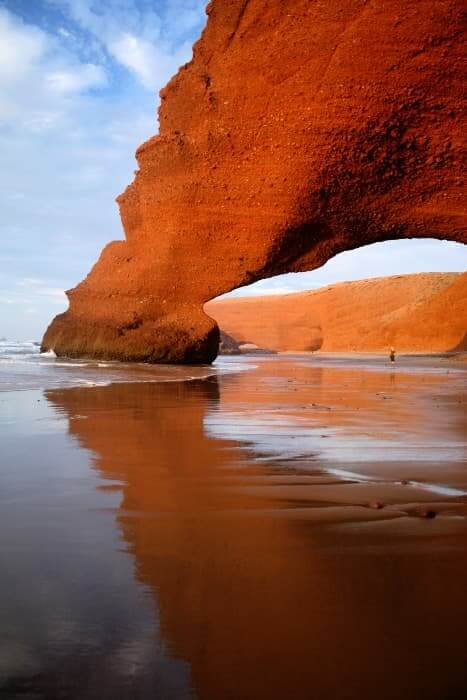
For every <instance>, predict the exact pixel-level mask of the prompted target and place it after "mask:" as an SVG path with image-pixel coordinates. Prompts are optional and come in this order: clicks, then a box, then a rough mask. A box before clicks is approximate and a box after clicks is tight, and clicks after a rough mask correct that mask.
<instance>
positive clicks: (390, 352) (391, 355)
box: [389, 348, 396, 362]
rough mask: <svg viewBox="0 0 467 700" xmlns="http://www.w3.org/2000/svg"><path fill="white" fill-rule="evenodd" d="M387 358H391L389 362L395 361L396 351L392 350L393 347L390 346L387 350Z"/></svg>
mask: <svg viewBox="0 0 467 700" xmlns="http://www.w3.org/2000/svg"><path fill="white" fill-rule="evenodd" d="M389 359H390V360H391V362H395V361H396V351H395V350H394V348H391V349H390V351H389Z"/></svg>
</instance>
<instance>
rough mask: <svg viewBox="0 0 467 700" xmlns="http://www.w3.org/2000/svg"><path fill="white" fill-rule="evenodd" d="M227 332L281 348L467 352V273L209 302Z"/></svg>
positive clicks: (405, 277) (241, 339) (362, 282)
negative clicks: (392, 348) (391, 348)
mask: <svg viewBox="0 0 467 700" xmlns="http://www.w3.org/2000/svg"><path fill="white" fill-rule="evenodd" d="M206 311H207V313H209V314H210V315H211V316H213V318H215V319H216V321H217V322H218V324H219V326H220V327H221V328H222V331H223V332H226V333H228V334H229V336H230V337H231V338H232V339H233V340H234V342H235V341H236V342H237V343H238V345H239V346H240V347H241V346H242V343H244V342H246V341H249V342H253V343H256V344H257V345H259V346H261V347H263V348H268V349H270V350H276V351H282V352H283V351H294V350H295V351H324V352H349V351H357V352H388V351H389V348H390V347H391V346H392V347H394V348H395V349H396V352H465V351H467V272H465V273H462V274H461V273H455V272H454V273H423V274H417V275H396V276H393V277H380V278H374V279H368V280H360V281H358V282H343V283H341V284H334V285H330V286H328V287H323V288H322V289H317V290H315V291H310V292H299V293H296V294H278V295H269V296H263V297H250V298H241V297H240V298H230V299H229V298H227V299H225V300H224V299H222V300H218V301H217V300H216V301H212V302H209V303H208V304H206Z"/></svg>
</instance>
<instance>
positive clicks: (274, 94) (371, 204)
mask: <svg viewBox="0 0 467 700" xmlns="http://www.w3.org/2000/svg"><path fill="white" fill-rule="evenodd" d="M462 6H463V3H461V1H460V0H386V1H385V2H384V3H383V2H379V1H374V2H368V0H334V1H333V2H324V1H316V2H310V0H280V1H279V0H273V1H271V0H213V1H212V2H211V3H210V4H209V5H208V7H207V13H208V15H209V19H208V23H207V26H206V28H205V30H204V32H203V34H202V37H201V39H200V40H199V41H198V42H197V43H196V44H195V46H194V50H193V60H192V61H191V62H190V63H189V64H187V65H185V66H183V67H182V68H181V69H180V71H179V72H178V74H177V75H176V76H175V77H174V78H173V79H172V80H171V81H170V82H169V84H168V85H167V87H166V88H164V89H163V90H162V91H161V100H162V104H161V107H160V110H159V121H160V133H159V135H158V136H154V137H153V138H151V139H149V141H147V142H146V143H144V144H143V145H142V146H141V147H140V148H139V149H138V150H137V153H136V157H137V161H138V170H137V172H136V176H135V179H134V181H133V183H132V184H131V185H130V186H129V187H128V188H127V189H126V191H125V192H124V193H123V194H122V195H121V196H120V197H119V198H118V203H119V205H120V212H121V218H122V223H123V226H124V229H125V236H126V240H125V241H117V242H113V243H110V244H109V245H108V246H107V247H106V248H105V249H104V251H103V252H102V254H101V257H100V259H99V261H98V262H97V264H96V265H95V266H94V268H93V269H92V271H91V272H90V274H89V275H88V276H87V278H86V279H85V280H84V281H83V282H82V283H81V284H79V285H78V286H77V287H76V288H75V289H73V290H71V291H70V292H68V297H69V301H70V308H69V310H68V311H67V312H66V313H64V314H61V315H60V316H58V317H57V318H56V319H55V320H54V321H53V322H52V324H51V325H50V327H49V329H48V330H47V332H46V334H45V336H44V339H43V343H42V347H43V349H45V350H47V349H54V350H55V352H56V353H57V355H69V356H80V355H90V356H94V357H105V358H118V359H130V360H146V361H161V362H209V361H212V360H213V359H214V357H215V356H216V353H217V347H218V342H219V331H218V329H217V326H216V324H215V322H214V321H213V320H212V319H210V318H209V317H208V316H207V315H206V314H205V313H204V311H203V308H202V307H203V304H204V303H205V302H206V301H208V300H209V299H212V298H214V297H216V296H218V295H220V294H222V293H224V292H227V291H229V290H231V289H234V288H235V287H239V286H242V285H245V284H249V283H251V282H254V281H255V280H258V279H261V278H264V277H269V276H273V275H276V274H279V273H283V272H289V271H302V270H312V269H314V268H316V267H319V266H320V265H322V264H324V263H325V262H326V261H327V260H328V259H329V258H330V257H332V256H333V255H335V254H336V253H338V252H341V251H343V250H348V249H352V248H356V247H359V246H361V245H364V244H367V243H372V242H375V241H383V240H387V239H394V238H404V237H414V236H418V237H424V236H425V237H428V236H429V237H435V238H448V239H451V240H456V241H463V242H466V241H467V232H466V229H465V219H464V220H463V219H462V208H461V199H462V181H461V144H462V124H461V107H462V102H461V94H462V93H461V89H462V59H463V44H462V30H463V24H462V14H461V13H462V9H463V7H462Z"/></svg>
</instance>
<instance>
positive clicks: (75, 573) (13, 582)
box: [0, 355, 467, 700]
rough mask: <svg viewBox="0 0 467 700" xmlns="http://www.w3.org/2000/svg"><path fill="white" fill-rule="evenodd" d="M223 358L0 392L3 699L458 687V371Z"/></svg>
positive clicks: (430, 693)
mask: <svg viewBox="0 0 467 700" xmlns="http://www.w3.org/2000/svg"><path fill="white" fill-rule="evenodd" d="M232 362H234V361H232ZM235 363H237V364H238V363H240V364H242V363H243V365H245V366H247V367H249V370H248V371H242V372H239V373H230V374H223V373H218V374H216V373H210V374H209V376H208V375H206V376H205V377H204V378H202V379H199V380H192V381H186V382H182V381H180V382H178V381H177V382H167V383H144V382H143V383H138V384H136V383H119V384H110V385H108V386H97V387H89V388H83V387H79V388H71V389H69V388H63V389H48V390H45V391H41V390H38V389H30V390H24V391H21V392H4V393H3V394H0V417H1V418H0V438H1V441H2V457H1V462H0V464H1V469H0V570H1V571H2V572H3V574H2V577H1V579H0V594H1V596H0V697H2V699H3V698H16V697H18V698H20V697H21V698H24V697H28V698H29V697H31V698H36V697H37V698H50V699H51V700H53V699H54V698H57V699H58V698H73V699H74V698H76V699H78V698H79V699H80V700H81V699H83V700H88V699H93V700H94V698H96V699H97V698H104V699H105V700H106V699H107V698H109V699H110V698H112V699H113V698H124V699H125V700H126V698H164V699H165V698H167V699H169V700H170V699H172V698H175V699H177V700H178V698H201V699H207V700H223V699H224V698H225V699H228V700H229V699H232V700H234V699H235V700H237V699H242V700H243V699H246V700H249V699H250V698H251V699H253V698H254V699H255V700H256V699H257V698H271V699H272V700H276V699H279V698H280V699H281V700H282V699H286V698H287V699H289V698H290V699H293V700H295V699H297V700H298V699H300V700H301V699H302V698H303V699H305V698H311V697H313V698H329V699H331V700H334V698H335V699H336V700H337V699H339V700H340V699H341V698H345V699H349V700H353V699H357V698H359V699H363V700H366V699H367V698H368V699H369V698H375V697H377V698H381V699H384V700H386V699H387V700H393V699H394V698H398V699H401V700H406V699H407V700H418V699H420V700H422V699H423V700H440V699H441V698H443V699H444V698H446V699H453V700H454V699H457V698H461V697H464V696H465V693H466V691H467V671H466V668H467V663H466V662H467V656H466V651H465V629H466V624H467V601H466V596H465V591H466V590H467V554H466V552H467V496H466V493H467V466H466V458H467V452H466V434H467V430H466V429H467V413H466V395H465V388H466V378H467V373H466V371H465V369H464V368H463V367H462V366H459V363H458V364H457V365H456V364H455V362H454V361H453V362H451V361H449V360H446V359H425V360H423V361H420V360H417V359H416V358H411V359H406V360H405V359H404V360H401V361H400V362H398V363H397V364H396V366H395V367H391V366H389V365H387V364H386V362H385V361H384V360H383V359H381V358H368V357H366V358H365V357H361V358H355V359H353V360H350V359H348V358H329V357H328V358H325V357H322V358H318V357H316V356H313V357H309V356H290V355H287V356H279V357H264V358H260V357H254V358H253V357H252V358H241V359H240V360H239V359H238V358H235Z"/></svg>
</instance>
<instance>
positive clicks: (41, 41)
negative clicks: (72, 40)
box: [0, 8, 47, 89]
mask: <svg viewBox="0 0 467 700" xmlns="http://www.w3.org/2000/svg"><path fill="white" fill-rule="evenodd" d="M46 50H47V39H46V36H45V34H44V33H43V32H42V31H41V30H39V29H37V28H36V27H31V26H28V25H25V24H24V23H23V22H21V21H20V20H18V19H16V18H15V17H14V16H13V15H11V14H10V13H9V12H7V11H6V10H2V9H1V8H0V89H1V88H4V87H5V86H6V85H8V84H10V83H14V82H17V81H18V80H21V79H22V78H24V77H25V76H27V75H28V74H29V73H30V72H31V70H32V69H33V68H34V66H36V65H37V63H38V62H39V61H40V60H41V59H42V57H43V56H44V54H45V53H46Z"/></svg>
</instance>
